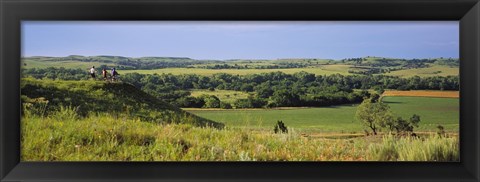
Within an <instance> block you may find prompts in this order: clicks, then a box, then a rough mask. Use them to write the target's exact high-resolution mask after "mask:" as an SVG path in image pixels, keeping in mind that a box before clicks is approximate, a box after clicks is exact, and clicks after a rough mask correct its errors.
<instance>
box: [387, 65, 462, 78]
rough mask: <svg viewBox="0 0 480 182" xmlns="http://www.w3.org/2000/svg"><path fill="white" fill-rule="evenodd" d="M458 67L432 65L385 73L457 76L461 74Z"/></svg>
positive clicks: (401, 75)
mask: <svg viewBox="0 0 480 182" xmlns="http://www.w3.org/2000/svg"><path fill="white" fill-rule="evenodd" d="M459 73H460V72H459V69H458V67H449V66H444V65H432V66H430V67H428V68H417V69H405V70H398V71H392V72H390V73H385V75H390V76H399V77H403V78H406V77H412V76H419V77H430V76H457V75H459Z"/></svg>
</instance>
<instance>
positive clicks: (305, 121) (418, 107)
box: [187, 97, 459, 133]
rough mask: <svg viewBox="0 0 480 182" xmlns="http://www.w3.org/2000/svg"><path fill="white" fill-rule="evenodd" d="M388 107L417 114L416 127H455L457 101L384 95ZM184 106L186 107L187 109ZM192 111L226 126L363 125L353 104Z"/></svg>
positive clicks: (335, 128) (327, 128)
mask: <svg viewBox="0 0 480 182" xmlns="http://www.w3.org/2000/svg"><path fill="white" fill-rule="evenodd" d="M383 99H384V101H385V102H387V103H388V104H389V105H390V107H391V108H392V111H393V112H394V113H395V114H396V115H397V116H402V117H404V118H408V117H410V116H411V115H412V114H418V115H420V116H421V120H422V121H421V122H420V127H419V128H418V129H417V130H418V131H436V126H437V125H438V124H442V125H443V126H444V127H445V129H446V130H449V131H455V132H457V131H458V127H459V101H458V99H447V98H426V97H385V98H383ZM187 110H188V109H187ZM188 111H189V112H191V113H194V114H196V115H199V116H202V117H205V118H208V119H211V120H214V121H222V122H224V123H225V124H226V126H233V127H243V126H249V127H252V128H258V129H264V130H271V128H272V127H273V126H274V123H275V122H276V121H277V120H283V121H284V122H285V123H286V125H287V126H289V127H292V128H295V129H298V130H301V131H302V132H342V131H343V132H356V133H362V132H363V128H362V126H361V125H360V123H359V122H358V121H356V120H355V111H356V107H355V106H337V107H322V108H293V109H287V110H273V109H270V110H263V109H257V110H214V111H212V110H188Z"/></svg>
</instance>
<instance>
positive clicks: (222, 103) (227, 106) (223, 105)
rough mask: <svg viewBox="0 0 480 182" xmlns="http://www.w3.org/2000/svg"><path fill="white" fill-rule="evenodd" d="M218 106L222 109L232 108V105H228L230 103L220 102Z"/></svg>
mask: <svg viewBox="0 0 480 182" xmlns="http://www.w3.org/2000/svg"><path fill="white" fill-rule="evenodd" d="M220 108H222V109H232V105H230V103H226V102H220Z"/></svg>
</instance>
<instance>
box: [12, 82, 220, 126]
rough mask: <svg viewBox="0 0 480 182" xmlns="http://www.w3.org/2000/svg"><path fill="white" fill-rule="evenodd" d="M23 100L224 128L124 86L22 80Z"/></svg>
mask: <svg viewBox="0 0 480 182" xmlns="http://www.w3.org/2000/svg"><path fill="white" fill-rule="evenodd" d="M21 95H22V101H23V102H24V103H25V102H34V100H35V99H36V98H41V97H43V98H45V99H46V100H48V101H49V102H48V110H58V108H59V107H60V106H72V107H78V109H77V112H78V114H80V115H81V116H86V115H88V114H101V113H110V114H113V115H118V117H119V118H121V117H122V116H128V117H129V118H139V119H141V120H142V121H147V122H155V123H187V124H192V125H194V126H200V127H204V126H209V127H215V128H223V126H224V125H223V124H222V123H218V122H214V121H211V120H208V119H205V118H201V117H198V116H196V115H193V114H190V113H188V112H185V111H183V110H181V109H180V108H178V107H175V106H172V105H170V104H168V103H166V102H164V101H162V100H159V99H157V98H155V97H153V96H151V95H149V94H147V93H145V92H143V91H141V90H139V89H137V88H135V87H134V86H133V85H131V84H127V83H108V82H103V81H52V80H36V79H30V78H25V79H22V82H21Z"/></svg>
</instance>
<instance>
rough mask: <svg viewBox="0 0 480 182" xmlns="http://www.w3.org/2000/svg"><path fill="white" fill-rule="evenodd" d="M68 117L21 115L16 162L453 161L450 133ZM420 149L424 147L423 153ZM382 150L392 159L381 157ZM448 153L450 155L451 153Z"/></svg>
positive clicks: (64, 113) (67, 113)
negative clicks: (371, 135) (417, 136)
mask: <svg viewBox="0 0 480 182" xmlns="http://www.w3.org/2000/svg"><path fill="white" fill-rule="evenodd" d="M75 115H76V114H75V108H74V107H64V108H63V110H59V111H57V112H56V113H53V114H50V115H48V116H40V115H24V116H23V117H22V121H21V126H22V128H21V129H22V137H21V160H22V161H364V160H423V159H425V160H436V159H437V158H438V157H437V156H443V157H442V159H445V160H458V147H457V148H455V146H457V145H458V141H457V140H455V139H451V138H426V139H425V140H424V141H422V140H414V139H396V138H393V137H386V138H384V139H383V141H382V142H381V143H375V142H371V141H369V140H368V139H367V138H358V139H348V140H345V139H318V138H309V137H302V136H301V135H300V134H299V133H296V132H295V129H294V128H292V129H291V130H289V133H288V134H274V133H273V131H257V130H250V129H249V128H247V127H245V128H242V127H241V128H224V129H222V130H219V129H215V128H209V127H195V126H193V125H191V124H184V123H183V124H180V123H155V122H143V121H141V120H139V119H132V118H130V117H128V116H126V115H125V116H122V115H118V116H112V115H109V114H104V113H100V114H90V115H89V116H88V117H75ZM369 146H371V147H369ZM425 146H426V147H425ZM415 147H418V148H415ZM424 148H425V150H427V151H422V149H424ZM390 149H394V150H393V151H392V152H389V151H388V150H390ZM385 151H388V152H387V153H389V154H390V153H391V154H392V156H393V157H387V158H385V157H383V158H382V157H381V156H382V155H385V154H382V152H383V153H385ZM454 151H457V155H450V154H451V153H452V152H454ZM377 156H380V157H377ZM418 156H425V157H423V158H422V157H418ZM438 161H440V160H438Z"/></svg>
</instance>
